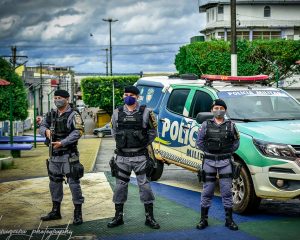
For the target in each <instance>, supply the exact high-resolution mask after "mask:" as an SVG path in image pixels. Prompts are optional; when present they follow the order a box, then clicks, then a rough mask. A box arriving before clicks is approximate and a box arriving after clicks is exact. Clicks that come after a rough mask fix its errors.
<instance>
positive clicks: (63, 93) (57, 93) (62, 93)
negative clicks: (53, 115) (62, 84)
mask: <svg viewBox="0 0 300 240" xmlns="http://www.w3.org/2000/svg"><path fill="white" fill-rule="evenodd" d="M54 96H60V97H63V98H68V97H70V94H69V93H68V92H67V91H66V90H62V89H57V90H56V91H55V92H54Z"/></svg>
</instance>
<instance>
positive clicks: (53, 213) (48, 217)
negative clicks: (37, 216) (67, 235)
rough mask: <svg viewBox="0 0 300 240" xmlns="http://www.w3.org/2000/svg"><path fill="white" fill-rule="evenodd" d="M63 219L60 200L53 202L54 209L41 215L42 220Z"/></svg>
mask: <svg viewBox="0 0 300 240" xmlns="http://www.w3.org/2000/svg"><path fill="white" fill-rule="evenodd" d="M57 219H61V215H60V202H53V206H52V211H51V212H49V213H48V214H47V215H46V216H44V217H41V220H42V221H51V220H57Z"/></svg>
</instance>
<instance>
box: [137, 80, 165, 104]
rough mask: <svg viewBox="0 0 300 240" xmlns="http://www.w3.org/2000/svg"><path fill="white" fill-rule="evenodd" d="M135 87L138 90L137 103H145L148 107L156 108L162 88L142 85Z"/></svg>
mask: <svg viewBox="0 0 300 240" xmlns="http://www.w3.org/2000/svg"><path fill="white" fill-rule="evenodd" d="M137 88H138V89H139V90H140V97H139V103H140V104H141V105H147V107H148V108H152V109H154V108H156V106H157V104H158V101H159V99H160V96H161V94H162V88H161V87H153V86H142V85H140V86H137Z"/></svg>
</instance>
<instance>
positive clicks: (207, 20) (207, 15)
mask: <svg viewBox="0 0 300 240" xmlns="http://www.w3.org/2000/svg"><path fill="white" fill-rule="evenodd" d="M206 22H209V12H206Z"/></svg>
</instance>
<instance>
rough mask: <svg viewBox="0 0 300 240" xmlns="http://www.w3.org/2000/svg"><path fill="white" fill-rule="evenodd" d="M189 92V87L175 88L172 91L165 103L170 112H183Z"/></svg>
mask: <svg viewBox="0 0 300 240" xmlns="http://www.w3.org/2000/svg"><path fill="white" fill-rule="evenodd" d="M189 93H190V90H189V89H175V90H173V91H172V93H171V96H170V97H169V100H168V103H167V109H169V110H170V111H172V112H175V113H178V114H180V115H182V114H183V109H184V106H185V102H186V99H187V97H188V95H189Z"/></svg>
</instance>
